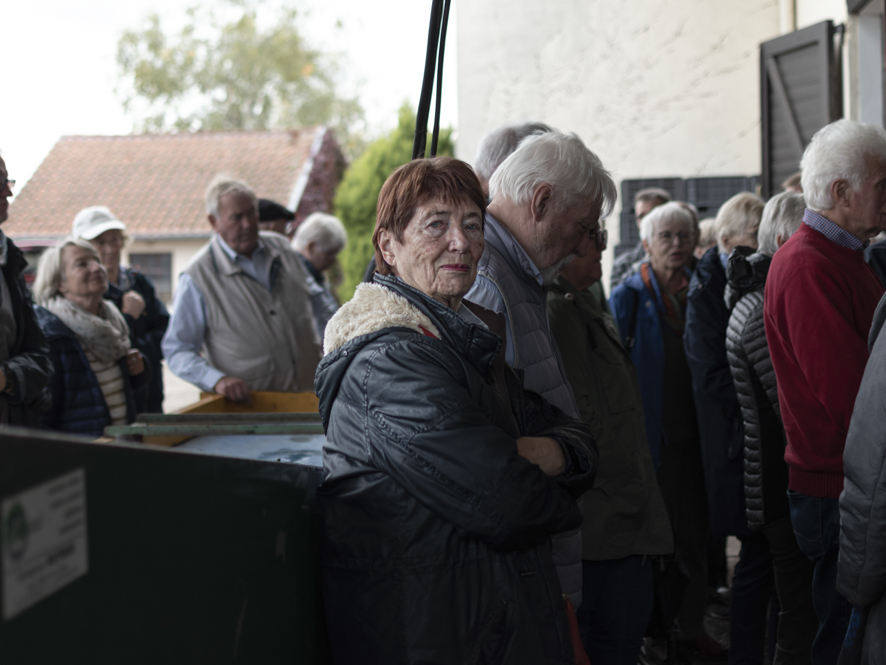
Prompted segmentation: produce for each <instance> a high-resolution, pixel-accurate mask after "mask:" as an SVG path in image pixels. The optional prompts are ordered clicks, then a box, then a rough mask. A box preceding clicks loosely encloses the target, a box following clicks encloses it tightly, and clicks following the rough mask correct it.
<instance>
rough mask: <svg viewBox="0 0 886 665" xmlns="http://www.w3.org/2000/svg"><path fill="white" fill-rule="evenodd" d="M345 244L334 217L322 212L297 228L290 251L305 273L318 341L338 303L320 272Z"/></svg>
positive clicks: (346, 242) (342, 229)
mask: <svg viewBox="0 0 886 665" xmlns="http://www.w3.org/2000/svg"><path fill="white" fill-rule="evenodd" d="M347 244H348V233H347V231H345V227H344V225H343V224H342V223H341V222H340V221H339V220H338V218H337V217H333V216H332V215H327V214H326V213H325V212H313V213H311V214H310V215H308V217H307V219H305V221H303V222H302V223H301V224H299V225H298V230H297V231H296V232H295V237H294V238H293V239H292V248H293V249H294V250H295V251H296V252H298V253H299V255H300V256H301V260H302V263H303V264H304V266H305V270H306V271H307V279H308V292H309V293H310V294H311V307H313V311H314V323H315V324H316V326H317V332H318V333H319V334H320V339H321V340H322V339H323V335H324V333H325V331H326V324H327V323H329V319H331V318H332V315H333V314H335V313H336V312H337V311H338V300H336V299H335V296H334V295H332V291H331V290H330V288H329V283H328V281H327V279H326V277H325V276H324V274H323V273H324V271H326V270H329V269H330V268H331V267H332V266H333V265H334V264H335V261H336V259H337V258H338V253H339V252H340V251H342V250H343V249H344V248H345V246H346V245H347Z"/></svg>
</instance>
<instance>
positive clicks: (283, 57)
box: [117, 0, 363, 154]
mask: <svg viewBox="0 0 886 665" xmlns="http://www.w3.org/2000/svg"><path fill="white" fill-rule="evenodd" d="M261 1H262V0H231V1H230V2H229V3H228V5H229V6H228V7H224V8H223V9H221V10H219V9H216V5H212V7H210V8H207V7H204V6H200V5H198V6H195V7H192V8H190V9H188V10H187V22H186V25H185V26H184V27H183V28H182V29H181V30H180V31H179V32H177V33H174V34H173V33H167V32H165V31H164V29H163V26H162V25H161V22H160V17H159V16H158V15H157V14H156V13H154V14H151V15H149V16H148V17H147V24H146V26H145V27H144V28H143V29H142V30H128V31H126V32H125V33H123V35H122V37H121V38H120V41H119V42H118V44H117V65H118V67H119V71H120V76H121V79H122V81H121V83H122V85H121V86H120V88H119V90H118V91H119V93H120V94H121V97H122V98H123V107H124V109H125V110H126V111H127V112H131V113H135V112H136V111H138V115H142V116H143V120H142V122H141V123H138V122H137V123H136V125H137V129H139V130H142V131H147V132H160V131H200V130H237V129H271V128H279V127H304V126H310V125H317V124H325V125H328V126H330V127H332V128H333V129H334V130H335V133H336V136H337V137H338V138H339V141H340V143H342V144H343V148H344V149H345V152H346V153H349V154H354V153H355V152H358V151H359V150H360V148H361V147H362V145H361V140H362V139H361V136H360V134H359V127H361V126H362V124H363V108H362V106H361V105H360V102H359V101H358V100H357V99H356V98H345V97H341V96H339V95H338V94H337V92H336V88H337V86H338V85H339V82H340V77H339V74H340V63H339V60H338V57H337V56H335V55H333V54H328V53H321V52H320V51H317V50H315V49H312V48H311V47H310V46H309V45H308V44H307V43H306V42H305V40H304V39H303V37H302V35H301V34H300V33H299V29H298V27H297V19H298V15H297V12H296V10H295V9H294V8H292V7H291V6H289V5H287V4H284V5H283V6H281V7H279V8H278V10H277V15H276V17H275V18H274V20H272V21H271V22H270V23H269V24H268V27H263V26H264V25H265V24H264V23H260V22H259V20H258V16H257V12H256V9H255V7H254V5H260V4H261Z"/></svg>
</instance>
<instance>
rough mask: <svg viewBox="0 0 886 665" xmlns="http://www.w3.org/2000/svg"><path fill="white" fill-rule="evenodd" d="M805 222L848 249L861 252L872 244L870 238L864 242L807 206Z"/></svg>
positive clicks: (804, 216)
mask: <svg viewBox="0 0 886 665" xmlns="http://www.w3.org/2000/svg"><path fill="white" fill-rule="evenodd" d="M803 223H804V224H806V226H809V227H811V228H813V229H815V230H816V231H818V232H819V233H821V234H822V235H823V236H824V237H825V238H827V239H828V240H830V241H831V242H833V243H834V244H836V245H839V246H840V247H845V248H846V249H854V250H856V251H859V252H860V251H862V250H864V249H867V246H868V245H869V244H871V243H870V241H869V240H866V241H865V242H862V241H861V240H859V239H858V238H856V237H855V236H854V235H852V234H851V233H849V231H847V230H846V229H844V228H843V227H841V226H837V225H836V224H835V223H834V222H832V221H831V220H829V219H828V218H827V217H825V216H824V215H820V214H818V213H817V212H815V211H814V210H810V209H809V208H806V211H805V212H804V213H803Z"/></svg>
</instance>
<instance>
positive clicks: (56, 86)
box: [0, 0, 458, 189]
mask: <svg viewBox="0 0 886 665" xmlns="http://www.w3.org/2000/svg"><path fill="white" fill-rule="evenodd" d="M192 4H194V3H192V2H188V1H187V0H24V1H20V2H8V3H4V7H3V20H2V22H0V62H2V63H3V64H2V67H3V76H2V77H0V86H2V87H0V150H2V152H3V156H4V159H5V161H6V165H7V169H8V170H9V174H10V177H12V178H16V179H17V180H18V183H19V184H18V185H17V187H16V189H20V187H21V185H22V184H24V183H25V182H26V181H27V179H28V178H29V177H30V176H31V174H32V173H33V172H34V171H35V170H36V169H37V167H38V166H39V165H40V162H41V161H43V158H44V157H46V155H47V153H48V152H49V151H50V149H51V148H52V146H53V145H54V144H55V142H56V141H58V139H59V138H60V137H61V136H71V135H96V134H103V135H117V134H128V133H130V132H131V131H132V126H133V118H132V117H130V116H127V115H125V114H124V113H123V109H122V105H121V102H120V97H119V96H118V95H117V94H116V93H115V91H114V89H115V86H117V85H118V82H119V80H118V76H117V65H116V61H115V55H116V49H117V41H118V39H119V37H120V35H121V33H122V32H123V31H124V30H127V29H138V28H139V27H141V26H142V25H143V24H144V17H145V16H146V15H147V14H148V13H150V12H152V11H156V12H157V13H159V14H160V16H161V20H163V21H164V23H165V24H166V25H168V26H170V27H174V26H176V25H180V24H181V22H182V20H183V17H184V8H186V7H188V6H190V5H192ZM454 5H455V3H453V11H452V15H451V16H450V19H449V33H448V37H447V47H446V61H445V67H444V76H443V108H442V111H441V116H442V124H443V126H446V125H448V124H451V125H452V126H453V127H457V115H456V114H457V108H458V105H457V101H458V100H457V97H456V78H455V76H456V70H455V63H456V34H455V25H456V17H455V7H454ZM298 6H299V7H300V8H302V9H303V11H305V12H306V13H307V14H308V15H307V16H306V18H305V27H304V33H303V34H304V35H305V36H306V38H307V39H308V40H309V41H310V42H311V43H312V44H313V45H314V46H316V47H318V48H321V49H325V50H331V51H337V52H342V53H344V54H345V56H346V58H347V63H348V69H347V71H348V73H349V86H351V87H352V88H353V89H355V90H356V91H357V92H358V94H359V96H360V99H361V101H362V103H363V105H364V108H365V109H366V111H367V118H368V120H369V123H370V125H371V127H372V128H373V129H374V130H375V131H376V132H380V131H382V130H386V129H390V128H392V127H393V126H394V125H395V124H396V116H397V109H398V108H399V106H400V104H401V103H402V101H403V100H404V99H406V98H409V99H410V100H411V101H412V103H413V105H414V104H416V103H417V102H418V96H419V92H420V91H421V82H422V72H423V68H424V57H425V49H426V46H427V31H428V22H429V18H430V7H431V0H375V1H372V2H369V1H367V0H300V1H299V2H298ZM339 20H340V21H341V23H342V27H341V28H340V29H337V28H336V27H335V25H336V21H339ZM346 92H347V91H346Z"/></svg>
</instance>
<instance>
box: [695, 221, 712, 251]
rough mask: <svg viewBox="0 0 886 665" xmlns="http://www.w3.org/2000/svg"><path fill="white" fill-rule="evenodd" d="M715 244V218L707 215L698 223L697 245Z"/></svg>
mask: <svg viewBox="0 0 886 665" xmlns="http://www.w3.org/2000/svg"><path fill="white" fill-rule="evenodd" d="M716 244H717V220H716V219H714V218H713V217H708V218H706V219H703V220H701V221H700V222H699V223H698V245H697V246H698V247H713V246H714V245H716Z"/></svg>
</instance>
